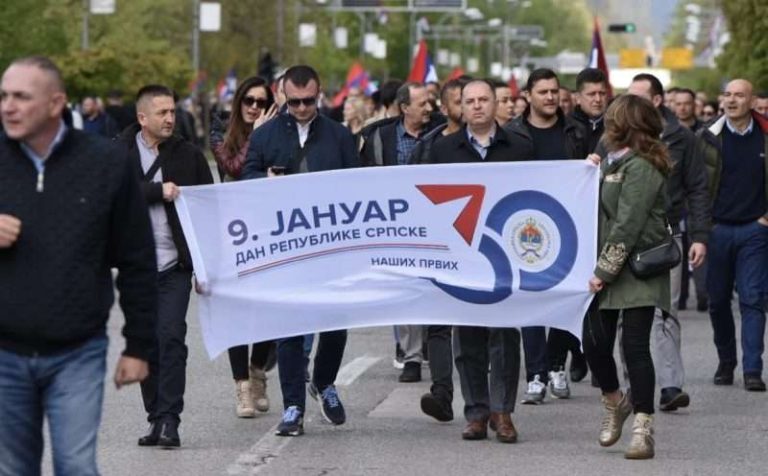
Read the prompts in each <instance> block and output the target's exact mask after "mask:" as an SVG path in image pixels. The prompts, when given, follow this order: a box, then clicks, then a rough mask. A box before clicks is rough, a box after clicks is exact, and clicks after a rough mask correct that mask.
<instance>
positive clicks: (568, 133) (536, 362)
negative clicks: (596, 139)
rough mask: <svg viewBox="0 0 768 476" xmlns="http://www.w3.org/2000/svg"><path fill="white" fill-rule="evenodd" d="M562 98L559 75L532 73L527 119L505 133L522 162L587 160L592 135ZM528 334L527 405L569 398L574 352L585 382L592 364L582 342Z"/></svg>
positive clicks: (564, 335) (555, 333)
mask: <svg viewBox="0 0 768 476" xmlns="http://www.w3.org/2000/svg"><path fill="white" fill-rule="evenodd" d="M559 95H560V80H559V79H558V77H557V75H556V74H555V72H554V71H552V70H550V69H546V68H541V69H537V70H534V71H533V72H531V75H530V76H529V77H528V83H527V84H526V88H525V96H526V98H527V99H528V103H529V106H528V108H527V109H526V111H525V112H524V113H523V115H522V116H520V117H518V118H516V119H515V120H513V121H512V122H510V123H509V124H508V125H507V126H506V127H505V129H506V130H507V131H508V132H509V133H510V136H511V137H512V139H513V141H514V142H515V144H517V148H518V149H519V153H520V154H522V156H523V159H522V160H562V159H584V158H586V157H587V141H586V132H585V131H584V129H583V128H582V127H581V125H580V124H579V123H577V122H576V121H574V120H572V119H571V118H569V117H566V116H565V114H563V112H562V110H561V109H560V107H559ZM522 333H523V348H524V349H525V368H526V380H527V381H528V389H527V391H526V392H525V395H524V398H523V403H525V404H532V405H538V404H540V403H542V402H543V401H544V396H545V394H546V389H547V384H549V388H550V391H551V393H552V395H553V396H554V397H556V398H568V397H569V396H570V388H569V386H568V379H567V377H566V374H565V369H564V366H565V361H566V359H567V356H568V351H569V350H570V351H571V354H572V355H573V359H572V364H573V363H574V362H576V363H577V364H578V366H576V367H575V368H574V370H577V371H578V373H579V374H580V375H582V378H583V375H584V374H586V370H585V369H586V361H585V360H584V358H583V356H582V354H581V351H580V348H581V346H580V345H579V341H578V339H576V337H574V336H573V335H571V334H569V333H568V332H565V331H563V330H560V329H555V328H551V329H550V331H549V341H547V335H546V329H545V328H544V327H541V326H535V327H524V328H523V329H522ZM572 367H573V365H572ZM572 373H574V372H573V371H572Z"/></svg>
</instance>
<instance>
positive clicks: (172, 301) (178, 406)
mask: <svg viewBox="0 0 768 476" xmlns="http://www.w3.org/2000/svg"><path fill="white" fill-rule="evenodd" d="M191 290H192V272H191V271H185V270H181V269H179V268H173V269H170V270H168V271H163V272H161V273H160V274H159V275H158V303H157V304H158V306H157V346H156V347H155V348H154V349H153V351H152V352H151V353H150V355H149V376H148V377H147V378H146V379H145V380H144V381H143V382H141V397H142V399H143V400H144V409H145V410H146V411H147V419H148V420H149V421H150V422H152V421H155V420H159V419H165V418H172V419H174V420H176V421H177V422H178V421H179V420H180V418H179V415H181V412H182V410H184V387H185V386H186V373H187V353H188V352H187V345H186V343H185V338H186V335H187V321H186V317H187V307H188V306H189V293H190V291H191Z"/></svg>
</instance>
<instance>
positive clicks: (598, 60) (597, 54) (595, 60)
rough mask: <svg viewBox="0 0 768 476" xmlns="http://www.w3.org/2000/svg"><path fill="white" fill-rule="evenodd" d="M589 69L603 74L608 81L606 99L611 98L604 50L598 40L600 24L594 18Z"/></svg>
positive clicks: (611, 91) (611, 93)
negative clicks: (597, 70) (595, 69)
mask: <svg viewBox="0 0 768 476" xmlns="http://www.w3.org/2000/svg"><path fill="white" fill-rule="evenodd" d="M589 67H590V68H597V69H599V70H601V71H602V72H603V73H605V79H607V80H608V81H607V82H608V97H613V88H611V78H610V76H609V75H608V62H607V61H605V50H603V40H601V39H600V23H598V21H597V17H595V29H594V31H593V32H592V51H591V52H590V54H589Z"/></svg>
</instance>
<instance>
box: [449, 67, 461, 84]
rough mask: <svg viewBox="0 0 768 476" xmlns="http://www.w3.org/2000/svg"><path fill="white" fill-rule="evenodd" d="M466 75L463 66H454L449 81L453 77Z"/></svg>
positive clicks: (457, 77)
mask: <svg viewBox="0 0 768 476" xmlns="http://www.w3.org/2000/svg"><path fill="white" fill-rule="evenodd" d="M462 76H464V68H462V67H461V66H456V67H455V68H453V71H451V74H449V75H448V79H447V81H450V80H452V79H459V78H460V77H462Z"/></svg>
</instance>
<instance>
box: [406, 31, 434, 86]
mask: <svg viewBox="0 0 768 476" xmlns="http://www.w3.org/2000/svg"><path fill="white" fill-rule="evenodd" d="M408 81H414V82H417V83H423V84H426V83H428V82H430V81H434V82H437V70H436V69H435V65H434V63H432V57H431V56H429V51H428V50H427V42H426V41H425V40H421V41H419V49H418V51H417V52H416V56H415V57H414V58H413V66H412V67H411V73H410V74H409V75H408Z"/></svg>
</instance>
